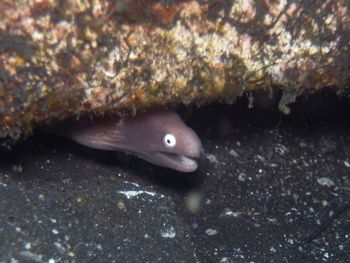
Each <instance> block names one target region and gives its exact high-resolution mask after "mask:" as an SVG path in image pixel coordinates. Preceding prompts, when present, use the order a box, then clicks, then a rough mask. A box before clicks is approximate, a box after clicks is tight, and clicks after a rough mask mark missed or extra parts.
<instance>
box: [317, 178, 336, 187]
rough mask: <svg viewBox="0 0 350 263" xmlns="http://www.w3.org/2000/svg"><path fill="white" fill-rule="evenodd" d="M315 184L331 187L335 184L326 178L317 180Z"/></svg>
mask: <svg viewBox="0 0 350 263" xmlns="http://www.w3.org/2000/svg"><path fill="white" fill-rule="evenodd" d="M317 182H318V183H319V184H320V185H322V186H328V187H330V186H333V185H335V183H334V182H333V181H332V180H331V179H330V178H328V177H321V178H318V179H317Z"/></svg>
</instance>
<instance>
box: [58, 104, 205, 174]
mask: <svg viewBox="0 0 350 263" xmlns="http://www.w3.org/2000/svg"><path fill="white" fill-rule="evenodd" d="M51 130H53V129H51ZM53 132H54V133H56V134H58V135H61V136H64V137H67V138H70V139H72V140H73V141H75V142H77V143H79V144H82V145H84V146H87V147H90V148H94V149H99V150H109V151H123V152H126V153H129V154H132V155H135V156H137V157H139V158H142V159H144V160H146V161H148V162H150V163H152V164H155V165H158V166H162V167H166V168H170V169H173V170H176V171H179V172H183V173H190V172H194V171H196V170H197V168H198V164H197V161H196V160H195V158H199V157H200V155H201V152H202V150H203V148H202V143H201V141H200V139H199V137H198V135H197V134H196V133H195V132H194V131H193V130H192V129H191V128H190V127H188V126H187V125H186V124H185V123H184V122H183V120H182V119H181V118H180V116H179V115H178V114H177V112H176V111H175V110H172V109H164V108H155V109H150V110H147V111H145V112H138V113H136V114H135V115H131V114H129V115H127V116H126V117H125V116H124V117H122V116H121V115H120V114H117V113H115V114H108V115H105V116H103V117H94V118H89V117H88V116H86V117H83V118H81V119H79V120H69V121H66V122H63V123H62V124H61V125H60V126H59V127H56V128H55V129H54V131H53Z"/></svg>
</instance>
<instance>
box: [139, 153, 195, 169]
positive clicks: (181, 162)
mask: <svg viewBox="0 0 350 263" xmlns="http://www.w3.org/2000/svg"><path fill="white" fill-rule="evenodd" d="M138 156H139V157H141V158H142V159H144V160H146V161H149V162H151V163H153V164H156V165H159V166H163V167H167V168H171V169H174V170H177V171H179V172H183V173H191V172H194V171H196V170H197V167H198V164H197V161H196V160H194V159H193V158H195V157H199V156H197V155H195V156H186V155H183V154H177V153H169V152H149V153H148V154H142V155H140V154H138Z"/></svg>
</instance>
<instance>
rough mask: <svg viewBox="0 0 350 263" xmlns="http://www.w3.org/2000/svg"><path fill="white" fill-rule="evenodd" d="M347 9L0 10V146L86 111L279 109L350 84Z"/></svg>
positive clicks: (236, 5) (263, 3) (128, 1)
mask: <svg viewBox="0 0 350 263" xmlns="http://www.w3.org/2000/svg"><path fill="white" fill-rule="evenodd" d="M349 7H350V4H349V1H346V0H325V1H304V0H295V1H293V0H289V1H286V0H278V1H270V0H257V1H253V0H238V1H234V0H198V1H189V0H169V1H160V0H142V1H136V0H114V1H113V0H91V1H87V0H65V1H52V0H30V1H27V0H17V1H9V0H2V1H1V2H0V137H6V136H9V137H11V138H14V139H16V138H19V137H20V135H21V134H28V133H29V132H30V131H31V129H32V126H33V124H36V123H38V122H42V121H49V120H51V119H53V118H60V119H62V118H65V117H67V116H68V115H72V114H81V113H83V112H87V111H106V110H113V109H121V108H129V109H131V108H135V107H137V108H139V107H145V106H151V105H154V104H164V103H189V102H196V103H203V102H208V101H212V100H215V99H225V100H226V101H232V100H234V99H235V98H236V97H237V96H238V95H240V94H242V92H244V91H246V90H254V89H259V88H269V87H271V86H272V85H274V86H279V87H281V88H282V89H284V90H285V91H286V93H285V94H286V96H285V97H284V98H283V100H282V104H286V103H289V102H291V101H293V100H294V99H295V97H296V96H298V95H299V94H301V93H303V92H304V91H308V90H315V89H319V88H322V87H325V86H334V87H336V88H338V89H339V91H342V89H343V88H344V87H345V86H346V85H347V84H348V79H349V57H350V53H349V36H350V32H349V31H350V21H349V17H350V16H349Z"/></svg>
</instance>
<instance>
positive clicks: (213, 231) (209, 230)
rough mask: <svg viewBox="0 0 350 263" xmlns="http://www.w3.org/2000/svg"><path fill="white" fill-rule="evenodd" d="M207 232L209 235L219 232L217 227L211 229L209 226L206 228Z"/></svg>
mask: <svg viewBox="0 0 350 263" xmlns="http://www.w3.org/2000/svg"><path fill="white" fill-rule="evenodd" d="M205 233H206V234H207V235H208V236H214V235H216V234H217V233H218V231H217V230H215V229H211V228H208V229H207V230H205Z"/></svg>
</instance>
